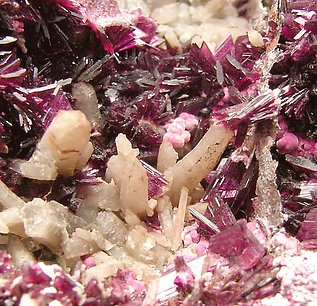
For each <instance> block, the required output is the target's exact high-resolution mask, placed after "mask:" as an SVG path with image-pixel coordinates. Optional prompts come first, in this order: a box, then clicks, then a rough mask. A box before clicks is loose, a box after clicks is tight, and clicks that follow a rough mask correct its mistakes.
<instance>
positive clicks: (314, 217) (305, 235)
mask: <svg viewBox="0 0 317 306" xmlns="http://www.w3.org/2000/svg"><path fill="white" fill-rule="evenodd" d="M296 237H297V239H298V240H300V241H303V240H310V239H316V238H317V209H316V208H313V209H312V210H311V211H310V212H309V213H308V214H307V216H306V218H305V220H304V221H303V223H302V225H301V227H300V229H299V231H298V233H297V235H296Z"/></svg>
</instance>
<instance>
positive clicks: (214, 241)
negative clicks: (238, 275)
mask: <svg viewBox="0 0 317 306" xmlns="http://www.w3.org/2000/svg"><path fill="white" fill-rule="evenodd" d="M246 224H247V222H246V221H245V220H243V219H241V220H238V221H237V222H236V223H235V224H234V225H232V226H230V227H228V228H226V229H225V230H223V231H222V232H221V233H220V234H217V235H215V236H212V237H211V238H210V240H209V243H210V245H209V252H212V253H216V254H219V255H221V256H223V257H226V258H229V259H230V260H231V261H232V263H234V264H237V265H238V266H240V267H241V268H242V269H246V270H247V269H250V268H252V267H254V266H255V265H256V264H257V263H258V262H259V261H260V260H261V259H262V257H263V256H264V253H265V249H264V247H263V246H262V245H261V244H260V242H259V241H258V240H257V238H256V237H255V236H254V235H253V234H252V232H251V231H250V230H249V229H248V228H247V226H246Z"/></svg>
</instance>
